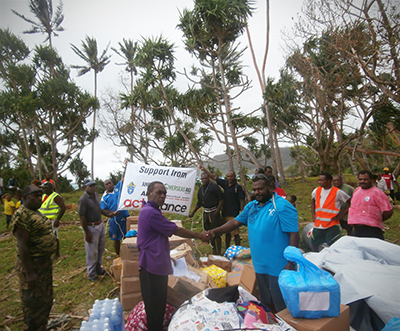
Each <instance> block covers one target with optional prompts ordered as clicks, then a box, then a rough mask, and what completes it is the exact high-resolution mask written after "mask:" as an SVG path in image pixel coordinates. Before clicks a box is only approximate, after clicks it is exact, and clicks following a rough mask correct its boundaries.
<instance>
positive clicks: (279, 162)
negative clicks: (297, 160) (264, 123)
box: [274, 132, 286, 186]
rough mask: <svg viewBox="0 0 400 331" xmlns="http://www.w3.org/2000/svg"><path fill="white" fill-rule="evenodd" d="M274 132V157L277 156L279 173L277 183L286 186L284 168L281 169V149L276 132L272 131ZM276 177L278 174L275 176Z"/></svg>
mask: <svg viewBox="0 0 400 331" xmlns="http://www.w3.org/2000/svg"><path fill="white" fill-rule="evenodd" d="M274 133H275V143H276V157H277V162H278V168H279V174H280V176H279V183H280V185H281V186H286V178H285V170H284V169H283V164H282V157H281V151H280V149H279V142H278V138H277V136H276V132H274ZM277 175H278V174H277ZM276 178H277V179H278V176H276Z"/></svg>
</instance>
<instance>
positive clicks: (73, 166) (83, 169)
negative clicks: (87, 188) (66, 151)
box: [69, 155, 90, 188]
mask: <svg viewBox="0 0 400 331" xmlns="http://www.w3.org/2000/svg"><path fill="white" fill-rule="evenodd" d="M69 171H70V172H71V174H72V175H73V176H74V177H75V179H76V183H77V184H78V185H79V188H82V187H83V184H84V180H85V179H86V178H88V177H89V176H90V172H89V170H88V169H87V166H86V164H85V163H84V162H83V160H82V159H81V158H80V157H79V155H77V156H75V158H74V159H73V160H72V161H71V162H70V164H69Z"/></svg>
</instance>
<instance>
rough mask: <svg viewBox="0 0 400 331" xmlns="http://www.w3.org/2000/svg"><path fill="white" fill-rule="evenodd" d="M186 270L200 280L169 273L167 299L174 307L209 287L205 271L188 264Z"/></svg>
mask: <svg viewBox="0 0 400 331" xmlns="http://www.w3.org/2000/svg"><path fill="white" fill-rule="evenodd" d="M188 270H189V271H192V272H194V273H195V274H196V275H198V276H199V277H200V280H199V281H198V282H196V281H194V280H193V279H190V278H188V277H186V276H183V277H175V276H173V275H170V276H169V277H168V292H167V301H168V302H169V303H170V304H172V305H173V306H175V307H179V306H180V305H181V304H182V303H183V302H185V301H186V300H189V299H190V298H191V297H193V296H194V295H196V294H197V293H199V292H201V291H203V290H205V289H206V288H208V287H209V285H208V284H209V282H208V275H207V274H206V273H204V272H202V271H201V270H199V269H196V268H193V267H191V266H188Z"/></svg>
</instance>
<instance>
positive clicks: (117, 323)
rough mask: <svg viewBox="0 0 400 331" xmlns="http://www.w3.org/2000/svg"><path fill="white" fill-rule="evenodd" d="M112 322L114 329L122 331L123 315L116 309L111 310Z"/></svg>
mask: <svg viewBox="0 0 400 331" xmlns="http://www.w3.org/2000/svg"><path fill="white" fill-rule="evenodd" d="M110 322H111V325H112V326H113V328H114V331H121V324H122V323H121V322H122V315H121V314H119V313H118V311H117V310H116V309H114V310H113V311H112V312H111V317H110Z"/></svg>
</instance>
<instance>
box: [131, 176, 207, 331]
mask: <svg viewBox="0 0 400 331" xmlns="http://www.w3.org/2000/svg"><path fill="white" fill-rule="evenodd" d="M166 195H167V190H166V189H165V186H164V184H163V183H161V182H157V181H155V182H152V183H150V184H149V186H148V187H147V203H145V204H144V206H143V208H142V210H141V211H140V214H139V227H138V239H137V245H138V249H139V268H140V275H139V277H140V286H141V290H142V297H143V301H144V304H145V310H146V315H147V329H148V331H162V329H163V320H164V312H165V306H166V303H167V288H168V275H170V274H172V265H171V258H170V249H169V242H168V237H171V236H172V235H173V234H175V235H177V236H180V237H183V238H197V239H201V240H202V241H208V238H209V235H208V234H207V233H206V232H205V231H203V233H197V232H193V231H190V230H186V229H185V228H179V227H178V226H177V225H176V224H175V223H173V222H170V221H169V220H168V219H166V218H165V217H164V216H163V215H162V214H161V210H160V207H161V206H162V205H163V204H164V201H165V198H166Z"/></svg>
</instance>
